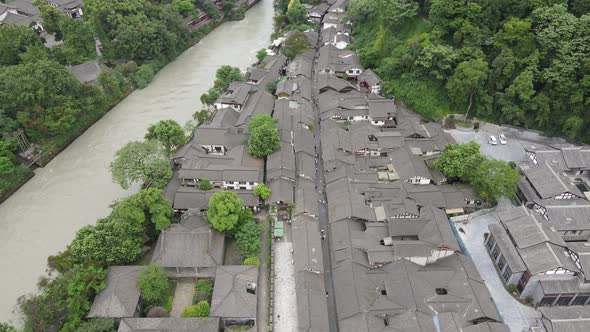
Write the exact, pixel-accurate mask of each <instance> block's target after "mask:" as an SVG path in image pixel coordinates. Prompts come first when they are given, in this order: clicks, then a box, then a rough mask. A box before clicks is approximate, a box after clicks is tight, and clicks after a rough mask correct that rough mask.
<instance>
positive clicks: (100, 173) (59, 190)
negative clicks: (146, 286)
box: [0, 0, 273, 323]
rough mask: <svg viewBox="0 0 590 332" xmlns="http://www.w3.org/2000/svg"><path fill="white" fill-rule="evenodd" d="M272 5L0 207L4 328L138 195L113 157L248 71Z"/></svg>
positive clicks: (207, 45) (183, 59)
mask: <svg viewBox="0 0 590 332" xmlns="http://www.w3.org/2000/svg"><path fill="white" fill-rule="evenodd" d="M272 16H273V8H272V0H261V2H260V3H258V4H257V5H255V6H254V7H252V8H251V9H250V10H249V11H248V12H247V13H246V17H245V19H244V20H242V21H237V22H228V23H224V24H223V25H221V26H220V27H218V28H217V29H216V30H215V31H213V32H211V33H210V34H209V35H207V36H206V37H205V38H203V39H202V40H201V41H200V42H199V43H198V44H197V45H195V46H193V47H192V48H190V49H188V50H187V51H185V52H184V53H183V54H181V55H180V56H179V57H178V58H177V59H176V60H175V61H174V62H172V63H170V64H169V65H168V66H166V67H165V68H163V69H162V70H161V71H160V72H159V73H158V74H157V75H156V77H155V79H154V81H153V82H152V83H151V84H150V85H149V86H148V87H146V88H145V89H143V90H137V91H135V92H133V93H132V94H131V95H129V96H128V97H127V98H126V99H125V100H123V101H122V102H121V103H120V104H119V105H117V106H116V107H115V108H113V109H112V110H111V111H110V112H109V113H108V114H107V115H105V116H104V117H103V118H102V119H101V120H100V121H98V122H97V123H96V124H94V125H93V126H92V127H91V128H90V129H88V130H87V131H86V132H85V133H84V134H83V135H82V136H80V137H79V138H78V139H77V140H76V141H75V142H73V143H72V144H71V145H70V146H69V147H68V148H67V149H65V150H64V151H63V152H62V153H60V154H59V155H58V156H57V157H56V158H54V159H53V160H52V161H51V162H50V163H49V164H47V165H46V166H45V167H44V168H40V169H37V170H36V171H35V173H36V176H35V177H34V178H33V179H31V180H30V181H29V182H28V183H27V184H25V185H24V186H23V187H22V188H20V190H19V191H17V192H16V193H15V194H14V195H13V196H12V197H10V198H9V199H8V200H6V201H5V202H4V203H3V204H2V205H0V294H2V296H0V322H2V321H4V322H7V321H12V322H13V323H18V322H15V320H16V319H17V318H16V316H15V313H14V309H15V308H16V301H17V298H18V297H19V296H21V295H23V294H25V293H30V292H34V291H35V290H36V282H37V280H38V278H39V276H40V275H42V274H43V273H44V271H45V268H46V259H47V256H48V255H52V254H55V253H57V252H58V251H61V250H63V249H64V248H65V247H66V245H67V244H68V243H69V242H70V241H71V240H72V238H73V237H74V234H75V233H76V231H77V230H78V229H80V228H81V227H82V226H84V225H87V224H92V223H94V222H95V221H96V220H97V219H98V218H100V217H103V216H105V215H107V214H108V213H109V204H110V203H111V202H112V201H113V200H115V199H118V198H122V197H125V196H127V195H130V194H132V193H133V192H135V191H136V190H137V188H136V189H132V190H128V191H125V190H122V189H121V188H120V187H119V186H118V185H116V184H114V183H112V181H111V174H110V171H109V169H108V167H109V164H110V163H111V161H112V159H113V155H114V153H115V152H116V151H117V150H118V149H119V148H121V147H122V146H123V145H125V144H126V143H127V142H129V141H132V140H140V139H142V138H143V136H144V135H145V133H146V130H147V128H148V127H149V126H150V125H151V124H153V123H155V122H157V121H159V120H163V119H174V120H177V121H179V123H181V124H183V123H184V122H186V121H187V120H189V119H190V118H191V115H192V114H193V113H194V112H195V111H197V110H199V109H200V108H201V102H200V101H199V97H200V96H201V94H202V93H203V92H206V90H207V89H209V88H210V87H211V86H212V85H213V80H214V76H215V71H216V70H217V68H218V67H219V66H221V65H224V64H230V65H233V66H238V67H240V68H241V69H242V70H245V69H246V68H247V67H248V66H249V65H250V64H252V63H254V62H255V60H256V52H257V51H258V50H259V49H261V48H264V47H266V46H268V45H269V43H270V34H271V32H272V25H273V20H272Z"/></svg>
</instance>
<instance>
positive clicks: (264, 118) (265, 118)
mask: <svg viewBox="0 0 590 332" xmlns="http://www.w3.org/2000/svg"><path fill="white" fill-rule="evenodd" d="M276 123H277V121H276V119H273V118H272V116H270V115H266V114H260V115H256V116H254V117H253V118H252V119H251V120H250V122H248V131H249V132H251V131H253V130H256V128H258V127H261V126H263V125H272V126H274V125H276Z"/></svg>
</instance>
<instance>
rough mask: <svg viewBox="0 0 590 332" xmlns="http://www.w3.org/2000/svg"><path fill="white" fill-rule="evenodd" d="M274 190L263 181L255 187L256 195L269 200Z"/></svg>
mask: <svg viewBox="0 0 590 332" xmlns="http://www.w3.org/2000/svg"><path fill="white" fill-rule="evenodd" d="M271 193H272V191H271V190H270V189H269V188H268V187H267V186H266V185H265V184H264V183H261V184H259V185H257V186H256V188H254V195H256V196H258V197H260V198H262V199H263V200H267V199H269V198H270V195H271Z"/></svg>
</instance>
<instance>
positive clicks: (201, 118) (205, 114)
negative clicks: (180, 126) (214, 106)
mask: <svg viewBox="0 0 590 332" xmlns="http://www.w3.org/2000/svg"><path fill="white" fill-rule="evenodd" d="M209 116H210V113H209V111H208V110H206V109H202V110H200V111H198V112H195V113H194V114H193V120H196V121H197V127H199V126H200V125H202V124H203V123H205V122H207V121H208V120H209Z"/></svg>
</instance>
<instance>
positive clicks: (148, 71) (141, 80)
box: [135, 64, 156, 89]
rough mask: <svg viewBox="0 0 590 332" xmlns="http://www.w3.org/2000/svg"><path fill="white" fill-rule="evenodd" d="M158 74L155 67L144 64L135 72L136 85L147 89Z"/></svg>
mask: <svg viewBox="0 0 590 332" xmlns="http://www.w3.org/2000/svg"><path fill="white" fill-rule="evenodd" d="M155 74H156V72H155V70H154V67H153V66H152V65H150V64H143V65H141V66H139V68H137V72H135V85H137V87H138V88H140V89H143V88H145V87H146V86H147V85H148V84H149V83H150V82H151V81H152V80H153V79H154V75H155Z"/></svg>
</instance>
